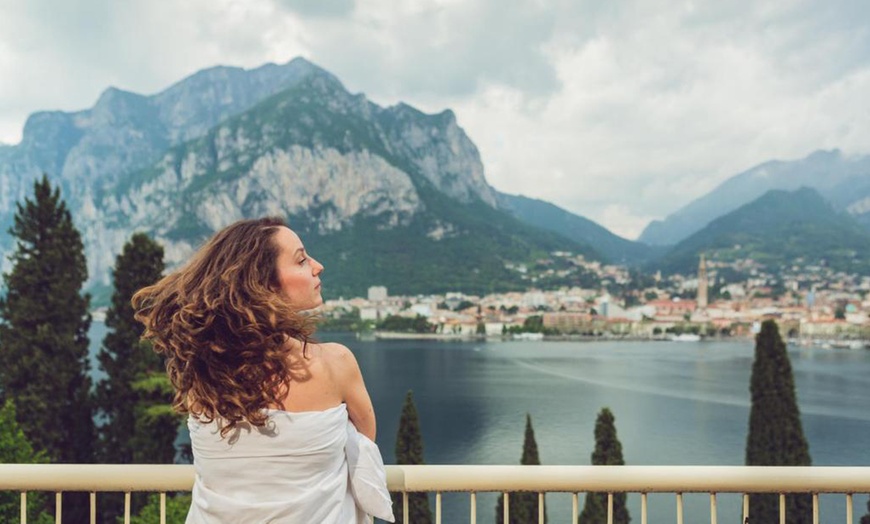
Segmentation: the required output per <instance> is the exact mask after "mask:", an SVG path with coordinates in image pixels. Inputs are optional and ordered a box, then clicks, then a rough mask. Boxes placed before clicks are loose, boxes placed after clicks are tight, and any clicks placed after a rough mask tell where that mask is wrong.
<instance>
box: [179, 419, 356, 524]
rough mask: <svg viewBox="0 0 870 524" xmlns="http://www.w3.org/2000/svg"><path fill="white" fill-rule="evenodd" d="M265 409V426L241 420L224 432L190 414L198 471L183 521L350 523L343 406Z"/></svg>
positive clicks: (351, 506) (352, 516)
mask: <svg viewBox="0 0 870 524" xmlns="http://www.w3.org/2000/svg"><path fill="white" fill-rule="evenodd" d="M268 411H269V420H268V422H267V423H266V425H265V426H264V427H256V426H251V425H250V424H242V425H240V426H239V427H237V428H236V429H234V430H233V431H232V432H231V433H230V434H229V435H228V436H227V437H224V438H222V437H221V435H220V428H219V427H218V424H217V422H211V423H201V422H199V421H198V420H197V419H196V418H194V417H193V416H191V417H189V419H188V428H189V429H190V440H191V447H192V450H193V454H194V457H195V460H194V467H195V469H196V473H197V475H196V481H195V484H194V493H193V494H194V496H193V506H192V507H191V511H190V514H189V516H188V522H189V523H194V522H196V523H198V522H272V521H275V522H336V523H347V522H354V521H355V518H356V510H355V505H354V501H353V498H352V496H351V494H350V492H349V490H348V485H347V480H348V473H347V461H346V457H345V444H346V441H347V421H348V418H347V410H346V409H345V405H344V404H339V405H338V406H335V407H333V408H329V409H326V410H322V411H307V412H301V413H291V412H287V411H281V410H268Z"/></svg>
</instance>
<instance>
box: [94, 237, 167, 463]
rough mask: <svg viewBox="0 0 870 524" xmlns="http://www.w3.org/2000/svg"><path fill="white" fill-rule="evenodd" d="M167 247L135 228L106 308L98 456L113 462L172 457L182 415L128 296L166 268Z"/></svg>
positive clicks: (161, 460)
mask: <svg viewBox="0 0 870 524" xmlns="http://www.w3.org/2000/svg"><path fill="white" fill-rule="evenodd" d="M163 269H164V265H163V247H162V246H160V244H158V243H157V242H155V241H153V240H151V239H150V238H149V237H148V236H147V235H145V234H144V233H135V234H134V235H133V236H132V237H131V238H130V240H129V241H128V242H127V243H126V244H125V245H124V248H123V250H122V251H121V253H120V254H119V255H118V257H117V258H116V259H115V267H114V269H113V271H112V279H113V281H114V292H113V293H112V303H111V307H110V308H109V310H108V311H107V312H106V327H107V328H108V332H107V333H106V337H105V338H104V339H103V347H102V349H100V352H99V354H98V359H99V363H100V368H101V369H102V370H103V371H105V373H106V378H105V379H104V380H102V381H100V382H99V383H98V384H97V392H96V398H97V407H98V410H99V411H98V413H99V414H100V415H102V417H103V418H104V420H105V422H104V424H103V425H102V426H101V427H100V430H99V433H100V458H101V459H102V460H104V461H105V462H107V463H111V464H129V463H131V462H135V463H152V464H161V463H162V464H166V463H172V462H173V459H174V457H175V446H174V442H175V437H176V433H177V427H178V419H177V417H175V416H173V414H172V410H171V408H170V404H171V402H172V393H171V387H170V384H169V381H168V379H167V378H166V373H165V370H164V369H163V363H162V361H161V359H160V357H159V356H158V355H157V354H156V353H155V352H154V351H152V350H151V345H150V343H148V342H143V341H140V337H141V336H142V331H143V329H144V328H143V326H142V324H140V323H139V322H137V321H136V320H135V319H134V318H133V307H132V306H131V305H130V299H131V298H132V297H133V294H134V293H135V292H136V291H138V290H139V289H141V288H142V287H145V286H147V285H150V284H153V283H155V282H157V280H159V279H160V277H161V276H162V274H163Z"/></svg>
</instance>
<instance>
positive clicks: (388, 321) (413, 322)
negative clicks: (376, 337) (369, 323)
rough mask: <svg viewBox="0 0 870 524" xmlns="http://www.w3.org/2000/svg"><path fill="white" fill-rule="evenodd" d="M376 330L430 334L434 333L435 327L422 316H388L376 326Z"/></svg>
mask: <svg viewBox="0 0 870 524" xmlns="http://www.w3.org/2000/svg"><path fill="white" fill-rule="evenodd" d="M377 328H378V329H381V330H384V331H400V332H403V333H432V332H434V331H435V326H434V325H432V324H430V323H429V321H428V320H426V317H424V316H423V315H417V316H416V317H414V318H408V317H401V316H399V315H389V316H388V317H387V318H385V319H384V320H382V321H381V322H379V323H378V324H377Z"/></svg>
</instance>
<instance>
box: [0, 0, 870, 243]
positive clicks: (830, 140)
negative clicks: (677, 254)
mask: <svg viewBox="0 0 870 524" xmlns="http://www.w3.org/2000/svg"><path fill="white" fill-rule="evenodd" d="M868 21H870V2H866V1H864V0H852V1H840V0H819V1H815V2H808V1H806V2H805V1H791V0H782V1H770V2H763V1H746V2H743V1H739V2H738V1H732V0H725V1H723V0H713V1H708V2H692V1H670V0H657V1H622V0H620V1H612V2H611V1H602V0H594V1H580V0H564V1H562V0H530V1H520V0H476V1H472V0H420V1H417V0H414V1H412V0H402V1H394V0H372V1H369V0H246V1H227V0H185V1H182V2H179V1H176V0H149V1H145V0H130V1H120V2H119V1H113V0H76V1H74V2H63V1H57V0H0V141H2V142H5V143H16V142H17V141H18V140H20V138H21V129H22V126H23V124H24V121H25V119H26V118H27V115H28V114H30V113H32V112H34V111H38V110H47V109H61V110H78V109H85V108H88V107H90V106H91V105H93V103H94V102H95V101H96V100H97V97H98V96H99V94H100V92H102V91H103V90H104V89H105V88H106V87H108V86H115V87H119V88H122V89H127V90H131V91H135V92H139V93H143V94H152V93H155V92H158V91H160V90H162V89H164V88H166V87H167V86H169V85H170V84H172V83H174V82H176V81H177V80H179V79H181V78H182V77H184V76H186V75H189V74H191V73H193V72H195V71H197V70H199V69H202V68H205V67H209V66H213V65H217V64H224V65H236V66H243V67H248V68H250V67H256V66H259V65H261V64H263V63H265V62H277V63H285V62H287V61H289V60H290V59H292V58H293V57H296V56H303V57H305V58H307V59H309V60H311V61H313V62H314V63H316V64H318V65H320V66H322V67H324V68H326V69H327V70H329V71H331V72H332V73H334V74H335V75H337V76H338V77H339V78H340V79H341V80H342V81H343V82H344V84H345V86H346V87H347V88H348V89H349V90H351V91H353V92H363V93H365V94H366V95H367V96H368V97H369V98H370V99H371V100H372V101H374V102H376V103H378V104H381V105H391V104H394V103H396V102H398V101H404V102H407V103H409V104H411V105H414V106H416V107H418V108H420V109H422V110H424V111H427V112H438V111H441V110H443V109H446V108H450V109H453V110H454V111H455V112H456V114H457V117H458V119H459V123H460V125H461V126H462V127H463V128H464V129H465V130H466V132H467V133H468V134H469V135H470V137H471V139H472V140H473V141H474V142H475V143H476V144H477V146H478V148H479V149H480V152H481V156H482V159H483V163H484V166H485V168H486V175H487V179H488V180H489V182H490V183H491V184H492V185H493V186H495V187H496V188H497V189H499V190H501V191H504V192H508V193H515V194H523V195H526V196H530V197H536V198H541V199H544V200H548V201H550V202H553V203H555V204H557V205H559V206H562V207H564V208H566V209H568V210H570V211H572V212H575V213H578V214H581V215H583V216H586V217H588V218H591V219H593V220H595V221H597V222H599V223H601V224H602V225H604V226H606V227H608V228H609V229H611V230H612V231H614V232H616V233H618V234H621V235H623V236H625V237H628V238H636V237H637V235H639V234H640V232H641V231H642V230H643V228H644V226H645V225H646V224H647V223H648V222H649V221H650V220H652V219H655V218H662V217H664V216H666V215H667V214H669V213H672V212H674V211H676V210H677V209H678V208H680V207H681V206H683V205H684V204H686V203H688V202H690V201H691V200H693V199H694V198H697V197H699V196H701V195H703V194H704V193H706V192H708V191H709V190H711V189H713V188H714V187H715V186H716V185H717V184H719V183H720V182H722V181H723V180H725V179H727V178H728V177H730V176H732V175H734V174H736V173H738V172H740V171H743V170H745V169H748V168H750V167H752V166H753V165H755V164H758V163H761V162H763V161H766V160H770V159H783V160H789V159H797V158H802V157H804V156H806V155H807V154H809V153H811V152H812V151H815V150H817V149H832V148H839V149H841V150H842V151H843V152H844V153H846V154H850V155H859V154H867V153H870V22H868Z"/></svg>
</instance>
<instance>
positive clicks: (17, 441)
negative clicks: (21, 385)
mask: <svg viewBox="0 0 870 524" xmlns="http://www.w3.org/2000/svg"><path fill="white" fill-rule="evenodd" d="M46 462H48V457H46V455H45V453H43V452H40V451H36V450H34V449H33V446H31V445H30V441H28V440H27V437H25V436H24V431H22V429H21V426H19V425H18V422H17V421H16V420H15V403H14V402H13V401H12V399H6V402H4V403H3V407H2V408H0V463H3V464H45V463H46ZM20 504H21V498H20V495H19V494H18V492H11V491H4V492H0V522H18V518H19V516H20V514H21V509H20ZM45 507H46V499H45V495H43V494H42V493H36V492H34V493H29V494H28V495H27V516H28V520H27V521H28V522H36V523H37V524H49V523H51V522H54V517H52V516H51V515H50V514H49V513H48V512H47V511H45V510H44V508H45Z"/></svg>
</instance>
